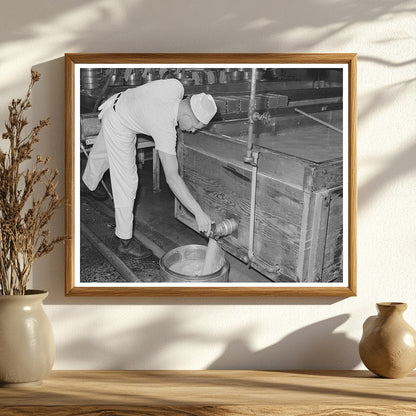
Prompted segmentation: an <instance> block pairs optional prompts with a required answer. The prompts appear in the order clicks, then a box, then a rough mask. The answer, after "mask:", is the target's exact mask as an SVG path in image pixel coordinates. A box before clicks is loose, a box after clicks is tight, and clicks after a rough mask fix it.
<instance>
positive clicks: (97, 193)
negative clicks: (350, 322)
mask: <svg viewBox="0 0 416 416" xmlns="http://www.w3.org/2000/svg"><path fill="white" fill-rule="evenodd" d="M81 195H82V196H90V197H92V198H94V199H96V200H97V201H105V200H106V199H107V198H108V194H107V192H106V190H105V189H104V187H103V186H102V185H101V184H99V185H98V186H97V188H96V189H95V190H94V191H90V189H89V188H88V187H87V185H85V183H84V182H83V181H82V180H81Z"/></svg>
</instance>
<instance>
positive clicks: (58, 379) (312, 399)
mask: <svg viewBox="0 0 416 416" xmlns="http://www.w3.org/2000/svg"><path fill="white" fill-rule="evenodd" d="M0 415H7V416H9V415H10V416H13V415H36V416H39V415H54V416H61V415H74V416H76V415H83V416H85V415H100V416H104V415H105V416H110V415H111V416H114V415H146V416H153V415H157V416H160V415H161V416H167V415H169V416H170V415H186V416H191V415H203V416H212V415H238V416H241V415H244V416H246V415H250V416H262V415H284V416H294V415H296V416H301V415H302V416H311V415H319V416H326V415H327V416H329V415H330V416H335V415H342V416H355V415H356V416H358V415H359V416H362V415H373V416H374V415H376V416H378V415H386V416H394V415H400V416H407V415H416V372H415V373H412V374H411V375H409V376H407V377H405V378H403V379H383V378H378V377H375V376H373V375H372V374H371V373H369V372H367V371H302V372H297V371H234V370H233V371H53V372H52V373H51V374H50V376H49V377H48V378H47V379H45V380H44V381H43V383H42V384H41V385H40V386H36V387H26V388H23V387H21V388H13V389H10V388H4V389H0Z"/></svg>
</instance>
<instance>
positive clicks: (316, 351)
mask: <svg viewBox="0 0 416 416" xmlns="http://www.w3.org/2000/svg"><path fill="white" fill-rule="evenodd" d="M76 313H79V314H81V315H82V313H83V312H82V309H81V310H79V311H78V312H76ZM56 314H57V316H56V319H57V320H58V321H59V322H60V328H65V331H70V333H71V334H72V336H71V341H70V342H68V343H65V341H64V340H65V337H64V336H58V337H57V340H58V341H60V342H61V343H62V345H59V343H58V344H57V351H58V353H59V356H57V360H59V362H60V365H61V366H65V365H66V363H70V362H71V363H73V362H76V363H77V365H78V366H79V367H78V368H80V369H94V368H100V369H127V370H128V369H130V370H131V369H142V370H146V369H152V368H153V369H154V368H172V365H173V368H178V367H179V368H185V367H186V368H189V369H190V368H193V367H194V366H195V365H197V366H198V367H201V366H202V367H204V368H205V369H208V370H214V369H215V370H223V369H241V370H244V369H247V370H248V369H252V370H254V369H257V370H262V369H266V370H270V369H275V370H286V369H291V370H296V369H302V370H308V369H311V370H314V369H320V370H325V369H332V370H336V369H351V368H354V367H355V366H357V365H358V364H359V363H360V358H359V354H358V343H357V342H356V341H354V340H352V339H350V338H348V337H347V336H346V335H345V334H344V333H342V332H340V333H335V331H336V329H337V328H338V327H339V326H341V325H342V324H344V323H345V322H346V321H347V320H348V319H349V315H348V314H343V315H338V316H335V317H332V318H329V319H326V320H323V321H320V322H317V323H314V324H312V325H309V326H306V327H304V328H302V329H299V330H297V331H295V332H293V333H292V334H290V335H287V336H286V337H285V338H283V339H282V340H281V341H279V342H277V343H276V344H273V345H271V346H269V347H267V348H264V349H262V350H258V351H253V350H252V349H250V348H249V346H248V345H249V342H250V337H251V335H250V334H251V330H250V328H247V327H246V328H244V329H242V328H240V330H239V331H240V332H241V333H242V332H244V334H245V335H244V336H237V337H235V338H234V339H232V338H233V337H232V336H227V335H226V336H224V338H221V337H219V336H215V335H213V334H211V333H210V332H206V331H204V330H203V329H201V330H198V329H190V327H189V325H186V326H184V320H183V319H182V318H181V317H180V316H178V317H176V316H173V315H172V314H171V313H168V314H164V315H163V316H158V317H157V318H154V319H146V323H145V324H144V325H143V326H140V325H138V326H137V327H135V328H132V327H131V326H129V325H128V323H126V325H127V326H126V327H123V322H122V321H120V322H119V325H118V329H117V330H116V331H115V332H114V333H113V336H111V337H108V333H107V332H106V329H105V328H103V327H102V326H103V322H102V316H98V315H99V314H97V315H94V316H95V317H94V316H93V317H92V319H91V320H90V321H88V322H87V321H85V320H79V319H74V316H73V315H72V314H71V316H69V315H68V314H66V313H65V312H62V311H57V313H56ZM94 319H97V322H93V321H94ZM65 322H66V324H65ZM75 322H77V323H75ZM73 325H75V326H74V327H73ZM108 325H109V326H111V322H108ZM193 328H195V326H193ZM77 331H78V336H77ZM85 334H89V336H88V337H86V336H85ZM230 339H231V340H230ZM62 340H63V341H62ZM195 344H196V345H197V346H198V347H197V348H191V347H189V346H190V345H194V346H195ZM219 344H220V345H225V349H224V352H223V353H222V354H221V355H220V356H219V357H218V358H216V359H215V360H214V361H212V362H211V364H208V365H206V366H204V364H203V363H204V362H206V361H208V362H209V359H210V357H212V356H213V355H215V354H214V353H213V352H212V346H213V345H219ZM183 349H186V351H188V352H187V355H186V357H185V356H184V355H182V353H181V351H182V350H183ZM190 351H194V355H193V353H190ZM204 351H206V355H207V357H205V359H201V354H202V355H204ZM175 354H177V355H178V356H177V359H176V360H172V355H175ZM181 361H183V362H181ZM201 361H202V364H201ZM172 363H173V364H172ZM195 363H197V364H195ZM91 366H93V367H91Z"/></svg>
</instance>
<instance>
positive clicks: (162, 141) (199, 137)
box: [65, 54, 356, 297]
mask: <svg viewBox="0 0 416 416" xmlns="http://www.w3.org/2000/svg"><path fill="white" fill-rule="evenodd" d="M65 69H66V232H67V234H68V235H70V237H71V239H69V240H68V241H67V243H66V295H70V296H107V295H108V296H338V297H346V296H354V295H356V150H355V149H356V55H355V54H66V57H65Z"/></svg>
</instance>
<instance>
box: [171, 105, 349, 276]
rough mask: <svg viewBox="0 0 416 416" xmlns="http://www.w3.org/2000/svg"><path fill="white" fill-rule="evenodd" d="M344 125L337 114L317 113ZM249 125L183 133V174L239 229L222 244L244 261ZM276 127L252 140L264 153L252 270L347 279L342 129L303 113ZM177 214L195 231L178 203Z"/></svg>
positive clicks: (217, 217)
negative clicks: (344, 275)
mask: <svg viewBox="0 0 416 416" xmlns="http://www.w3.org/2000/svg"><path fill="white" fill-rule="evenodd" d="M318 116H319V117H320V118H321V119H323V120H326V121H330V122H331V123H332V124H334V125H342V119H341V118H340V116H341V113H340V112H336V111H334V112H327V113H321V114H319V115H318ZM246 126H247V124H246V123H245V122H243V121H240V122H238V121H237V122H221V123H217V124H214V125H213V126H212V127H211V128H210V131H200V132H198V133H196V134H187V133H184V134H180V135H179V140H178V156H179V163H180V168H181V174H182V177H183V179H184V181H185V183H186V184H187V186H188V187H189V189H190V190H191V192H192V194H193V195H194V196H195V197H196V199H197V201H198V202H199V203H200V205H201V207H202V209H203V210H204V211H206V212H207V213H208V214H209V215H210V216H211V217H212V219H213V220H214V221H216V222H219V221H221V220H223V219H224V218H236V219H237V220H238V221H239V227H238V230H237V231H236V232H234V233H233V234H232V235H230V236H228V237H226V238H223V239H221V245H222V247H223V248H224V249H225V250H226V251H227V252H229V253H231V254H233V255H234V256H236V257H237V258H239V259H240V260H242V261H244V262H247V260H248V258H247V255H248V247H249V224H250V200H251V181H252V169H253V168H252V166H251V165H247V164H245V163H244V162H243V156H244V155H245V153H246V141H247V136H245V137H244V136H242V135H241V131H242V130H243V129H244V128H246ZM274 128H275V129H276V133H274V132H271V131H265V132H263V133H261V134H260V135H259V136H258V137H256V138H255V144H254V150H255V151H258V152H259V160H258V172H257V177H256V184H257V187H256V209H255V233H254V259H253V262H252V263H251V267H253V268H255V269H256V270H258V271H259V272H261V273H262V274H264V275H265V276H266V277H267V278H268V279H270V280H272V281H296V282H333V281H342V257H343V256H342V253H343V250H342V248H343V246H342V242H343V239H342V235H343V220H342V216H343V188H342V184H343V169H342V135H341V134H339V133H337V132H335V131H333V130H330V129H328V128H327V127H325V126H323V125H321V124H318V123H316V122H314V121H313V120H310V119H308V118H306V117H304V116H302V115H295V116H293V115H292V116H286V117H281V118H278V119H276V120H275V126H274ZM175 216H176V218H177V219H178V220H180V221H182V222H183V223H184V224H187V225H188V226H190V227H191V228H193V229H196V225H195V221H194V218H193V216H192V215H191V214H190V213H189V212H188V211H187V210H186V209H185V208H184V207H182V206H181V205H180V204H179V203H178V202H177V203H176V207H175Z"/></svg>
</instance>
